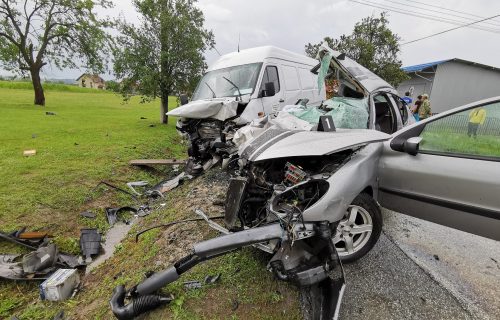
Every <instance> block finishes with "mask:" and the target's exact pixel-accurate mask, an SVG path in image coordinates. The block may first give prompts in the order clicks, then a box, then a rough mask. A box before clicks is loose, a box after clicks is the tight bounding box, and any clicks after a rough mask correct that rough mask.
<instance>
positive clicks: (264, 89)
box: [257, 64, 284, 114]
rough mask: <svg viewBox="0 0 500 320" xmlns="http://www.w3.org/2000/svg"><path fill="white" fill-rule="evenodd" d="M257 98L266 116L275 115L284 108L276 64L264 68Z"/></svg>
mask: <svg viewBox="0 0 500 320" xmlns="http://www.w3.org/2000/svg"><path fill="white" fill-rule="evenodd" d="M257 97H258V98H260V99H261V103H262V109H263V110H262V111H264V113H266V114H275V113H276V112H277V111H278V110H280V109H281V108H282V107H283V106H284V100H283V88H282V82H281V79H280V72H279V66H278V64H268V65H266V66H265V67H264V71H263V72H262V79H261V81H260V87H259V92H258V96H257Z"/></svg>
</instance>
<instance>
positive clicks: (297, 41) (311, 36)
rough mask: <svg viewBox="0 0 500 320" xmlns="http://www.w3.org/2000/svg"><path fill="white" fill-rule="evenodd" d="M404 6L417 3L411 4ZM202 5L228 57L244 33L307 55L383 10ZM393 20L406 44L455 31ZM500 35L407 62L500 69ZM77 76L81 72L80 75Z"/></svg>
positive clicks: (482, 0) (322, 0) (426, 43)
mask: <svg viewBox="0 0 500 320" xmlns="http://www.w3.org/2000/svg"><path fill="white" fill-rule="evenodd" d="M370 1H375V2H379V3H382V4H384V5H387V6H394V5H395V4H394V1H386V0H370ZM114 2H115V4H116V7H115V8H114V9H113V11H112V15H118V13H120V12H122V13H123V16H124V17H125V18H126V19H128V20H131V21H137V19H138V18H137V15H136V14H135V12H134V9H133V6H132V2H131V0H114ZM398 2H400V3H403V2H407V3H408V4H410V5H417V4H416V3H414V2H411V1H407V0H399V1H398ZM419 2H422V3H428V4H430V5H434V6H440V7H445V8H450V9H453V10H457V11H464V12H469V13H471V14H474V15H478V16H485V17H486V16H491V15H494V13H496V12H500V1H489V0H476V1H468V0H443V1H439V2H431V1H430V0H419ZM197 6H198V7H199V8H201V9H202V11H203V13H204V15H205V26H206V27H207V28H208V29H211V30H213V32H214V34H215V40H216V42H217V44H216V46H217V49H218V51H219V52H221V53H222V54H224V53H228V52H232V51H235V50H236V49H237V46H238V35H240V37H241V48H250V47H255V46H262V45H275V46H278V47H282V48H284V49H288V50H291V51H294V52H297V53H302V54H303V53H304V46H305V44H307V43H309V42H312V43H317V42H320V41H321V39H322V38H324V37H325V36H330V37H339V36H340V35H341V34H348V33H351V32H352V29H353V27H354V24H355V23H356V22H358V21H360V20H361V19H362V18H364V17H367V16H370V15H378V14H379V13H380V12H381V11H382V10H380V9H376V8H372V7H368V6H364V5H361V4H357V3H354V2H352V1H349V0H315V1H304V0H252V1H248V0H199V1H198V3H197ZM418 6H421V5H420V4H418ZM427 8H428V10H426V11H424V14H427V15H432V14H436V11H439V10H440V9H438V8H433V7H427ZM414 10H416V9H415V8H411V7H407V8H406V9H405V10H404V11H407V12H412V11H414ZM441 11H442V10H441ZM448 13H453V12H448ZM455 13H456V12H455ZM106 14H108V13H106ZM456 14H458V13H456ZM471 18H474V17H472V16H471ZM498 20H500V19H498ZM389 21H390V27H391V29H392V30H393V31H394V32H395V33H397V34H398V35H399V36H401V38H402V39H403V40H404V41H409V40H413V39H418V38H421V37H424V36H427V35H430V34H433V33H436V32H439V31H442V30H446V29H448V28H452V27H453V25H450V24H447V23H443V22H438V21H431V20H426V19H422V18H417V17H412V16H409V15H403V14H400V13H395V12H389ZM494 23H498V24H499V25H498V26H496V28H497V30H499V32H500V21H497V22H494ZM489 26H490V27H495V26H492V25H489ZM499 37H500V35H499V34H494V33H491V32H486V31H481V30H474V29H469V28H463V29H458V30H455V31H452V32H449V33H446V34H443V35H440V36H436V37H432V38H429V39H426V40H422V41H419V42H416V43H414V44H409V45H406V46H403V47H402V52H401V59H402V61H403V64H404V65H411V64H417V63H423V62H429V61H434V60H438V59H443V58H453V57H458V58H464V59H469V60H473V61H476V62H480V63H484V64H489V65H494V66H498V67H500V62H499V61H498V58H497V56H498V52H500V41H499V40H500V38H499ZM206 57H207V62H208V63H209V64H210V63H212V62H214V61H215V60H216V59H217V58H218V57H219V55H218V54H217V53H216V52H215V51H214V50H212V51H210V52H207V54H206ZM52 72H54V73H55V72H56V71H54V70H53V71H52ZM68 72H69V71H65V72H63V73H64V74H67V73H68ZM74 73H76V74H77V73H79V71H77V72H74Z"/></svg>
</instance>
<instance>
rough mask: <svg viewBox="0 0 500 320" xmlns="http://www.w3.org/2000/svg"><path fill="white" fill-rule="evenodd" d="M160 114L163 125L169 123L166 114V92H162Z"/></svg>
mask: <svg viewBox="0 0 500 320" xmlns="http://www.w3.org/2000/svg"><path fill="white" fill-rule="evenodd" d="M160 112H161V114H160V121H161V123H168V116H167V115H166V113H167V112H168V93H167V92H166V91H162V93H161V106H160Z"/></svg>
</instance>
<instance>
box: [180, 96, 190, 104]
mask: <svg viewBox="0 0 500 320" xmlns="http://www.w3.org/2000/svg"><path fill="white" fill-rule="evenodd" d="M179 101H180V103H181V106H183V105H185V104H187V103H188V102H189V99H188V96H187V94H181V95H179Z"/></svg>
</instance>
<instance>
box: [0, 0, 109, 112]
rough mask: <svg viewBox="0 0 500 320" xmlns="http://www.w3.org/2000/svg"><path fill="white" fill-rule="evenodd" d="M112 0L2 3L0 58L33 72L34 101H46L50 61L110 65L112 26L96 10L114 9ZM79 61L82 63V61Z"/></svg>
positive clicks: (13, 68)
mask: <svg viewBox="0 0 500 320" xmlns="http://www.w3.org/2000/svg"><path fill="white" fill-rule="evenodd" d="M111 7H112V3H111V2H110V1H108V0H71V1H67V0H43V1H17V0H2V1H1V2H0V21H1V22H0V61H1V62H2V67H3V68H4V69H6V70H9V71H13V72H17V73H20V74H22V75H25V74H28V73H29V74H30V75H31V79H32V81H33V88H34V90H35V103H36V104H42V105H43V104H45V97H44V94H43V89H42V86H41V83H40V70H41V69H42V68H43V67H44V66H45V65H47V64H50V65H51V66H54V67H56V68H59V69H63V68H76V67H80V66H81V67H85V68H88V69H92V70H93V71H95V72H100V71H102V70H104V69H106V65H107V63H108V61H107V57H108V54H107V53H108V52H109V51H110V44H111V38H110V36H109V35H108V34H107V33H106V31H105V28H108V27H111V26H113V22H111V21H110V20H109V19H100V18H98V17H97V15H96V11H97V10H98V9H101V8H105V9H106V8H111ZM80 62H82V63H81V64H80Z"/></svg>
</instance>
